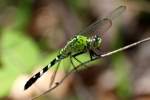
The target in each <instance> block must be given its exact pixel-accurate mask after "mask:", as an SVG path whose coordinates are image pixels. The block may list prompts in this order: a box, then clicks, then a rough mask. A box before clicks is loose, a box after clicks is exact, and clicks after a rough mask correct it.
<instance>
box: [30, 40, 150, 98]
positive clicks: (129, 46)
mask: <svg viewBox="0 0 150 100" xmlns="http://www.w3.org/2000/svg"><path fill="white" fill-rule="evenodd" d="M146 41H150V37H148V38H145V39H142V40H140V41H137V42H135V43H132V44H130V45H127V46H125V47H122V48H119V49H117V50H114V51H111V52H108V53H105V54H102V55H99V56H97V57H95V58H94V59H92V60H88V61H86V62H84V63H82V64H80V65H78V66H77V67H76V69H78V68H80V67H81V66H83V65H85V64H87V63H89V62H91V61H94V60H97V59H99V58H104V57H107V56H110V55H113V54H115V53H118V52H121V51H124V50H127V49H129V48H131V47H134V46H136V45H139V44H141V43H144V42H146ZM75 71H76V70H75V69H72V70H71V71H70V72H68V74H66V75H65V76H64V77H63V79H62V80H61V81H59V82H55V85H54V86H53V87H51V88H50V89H48V90H47V91H45V92H44V93H42V94H41V95H39V96H37V97H34V98H33V99H36V98H38V97H40V96H42V95H44V94H46V93H48V92H50V91H52V90H53V89H55V88H56V87H58V86H59V85H60V84H62V83H63V81H64V80H65V79H66V78H67V77H68V76H69V75H71V74H72V73H73V72H75ZM33 99H32V100H33Z"/></svg>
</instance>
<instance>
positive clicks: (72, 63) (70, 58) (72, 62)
mask: <svg viewBox="0 0 150 100" xmlns="http://www.w3.org/2000/svg"><path fill="white" fill-rule="evenodd" d="M70 62H71V64H72V66H73V68H74V69H75V70H76V71H77V68H76V66H75V64H74V63H73V60H72V56H70Z"/></svg>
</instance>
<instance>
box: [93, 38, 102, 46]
mask: <svg viewBox="0 0 150 100" xmlns="http://www.w3.org/2000/svg"><path fill="white" fill-rule="evenodd" d="M101 42H102V39H101V38H100V37H99V36H97V35H95V36H94V37H93V38H92V39H91V47H93V48H99V47H100V44H101Z"/></svg>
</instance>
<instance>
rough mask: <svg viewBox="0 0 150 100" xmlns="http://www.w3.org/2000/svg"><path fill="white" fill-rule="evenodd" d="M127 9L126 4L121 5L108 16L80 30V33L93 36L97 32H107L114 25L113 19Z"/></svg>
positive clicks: (98, 33)
mask: <svg viewBox="0 0 150 100" xmlns="http://www.w3.org/2000/svg"><path fill="white" fill-rule="evenodd" d="M125 9H126V7H125V6H119V7H118V8H116V9H115V10H113V11H112V12H111V13H110V14H109V15H108V16H107V17H105V18H103V19H98V20H96V21H95V22H93V23H92V24H91V25H89V26H88V27H87V28H86V29H85V30H83V31H81V32H79V33H78V34H82V35H88V36H89V35H90V36H93V35H95V34H97V35H100V34H102V33H105V32H106V31H107V30H108V29H109V28H110V27H111V26H112V20H113V19H114V18H116V17H117V16H119V15H120V14H121V13H123V12H124V11H125Z"/></svg>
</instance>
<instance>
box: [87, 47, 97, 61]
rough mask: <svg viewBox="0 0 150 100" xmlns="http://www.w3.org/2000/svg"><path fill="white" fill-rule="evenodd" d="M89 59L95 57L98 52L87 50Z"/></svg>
mask: <svg viewBox="0 0 150 100" xmlns="http://www.w3.org/2000/svg"><path fill="white" fill-rule="evenodd" d="M89 54H90V58H91V60H93V59H95V58H96V57H97V56H99V54H97V53H96V52H95V51H94V50H91V49H90V50H89Z"/></svg>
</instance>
